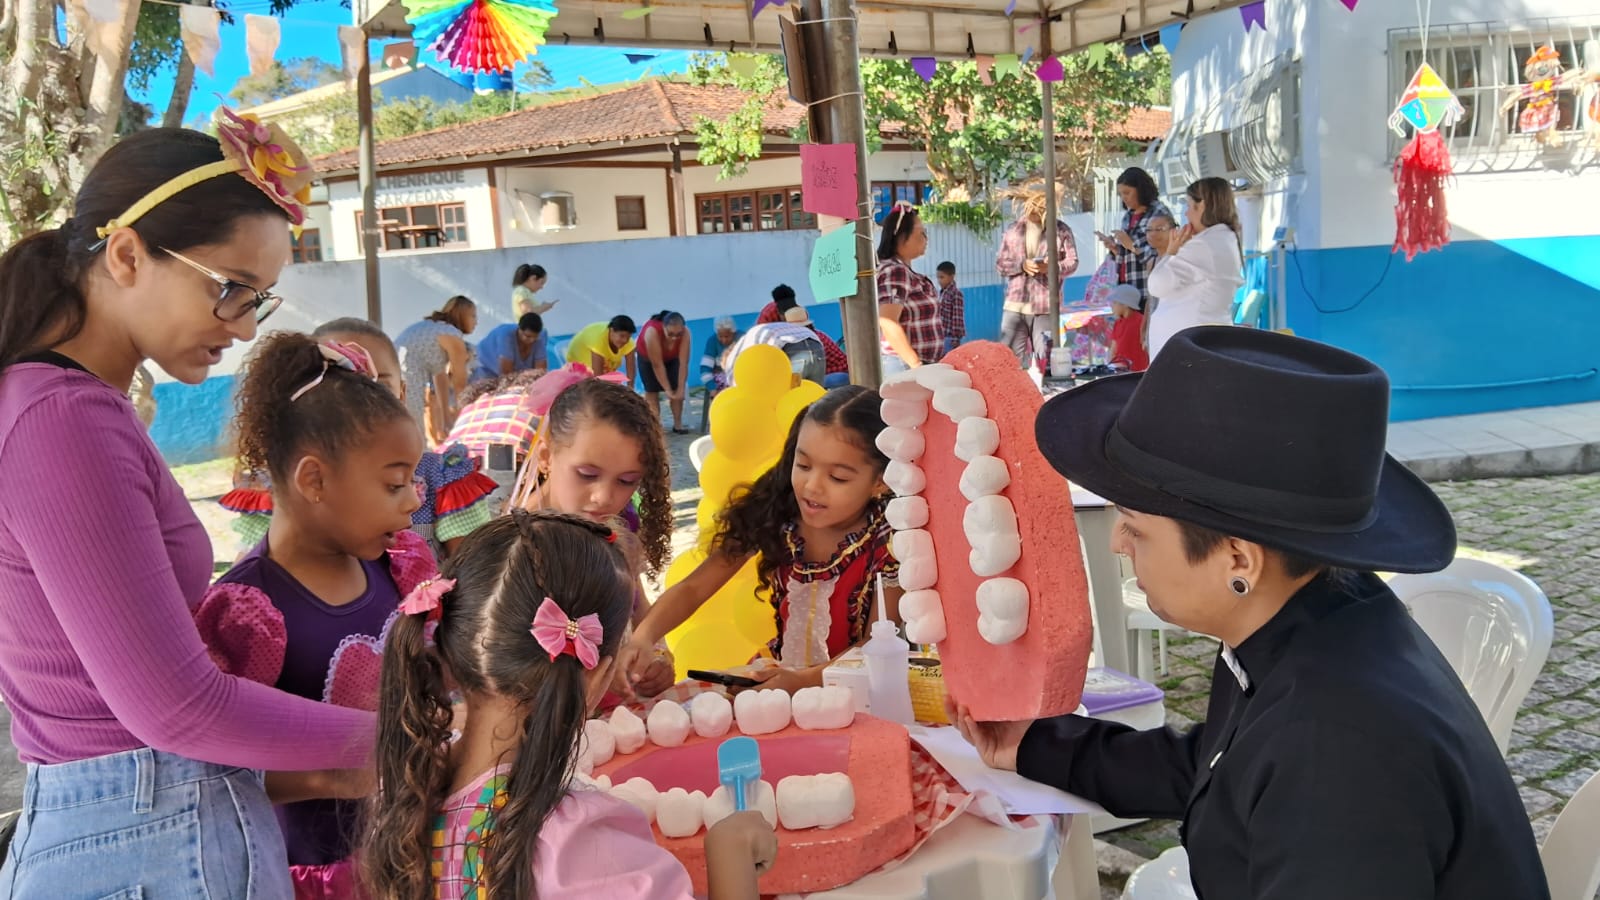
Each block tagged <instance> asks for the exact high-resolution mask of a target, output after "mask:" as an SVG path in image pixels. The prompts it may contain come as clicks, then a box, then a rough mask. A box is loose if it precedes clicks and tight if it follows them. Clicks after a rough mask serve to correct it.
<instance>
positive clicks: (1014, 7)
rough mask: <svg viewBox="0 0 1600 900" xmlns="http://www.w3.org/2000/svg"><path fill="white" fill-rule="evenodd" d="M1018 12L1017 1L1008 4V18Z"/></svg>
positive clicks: (1012, 0) (1013, 0)
mask: <svg viewBox="0 0 1600 900" xmlns="http://www.w3.org/2000/svg"><path fill="white" fill-rule="evenodd" d="M1016 11H1017V0H1011V2H1009V3H1007V4H1006V15H1007V16H1008V17H1009V16H1010V15H1011V14H1012V13H1014V12H1016Z"/></svg>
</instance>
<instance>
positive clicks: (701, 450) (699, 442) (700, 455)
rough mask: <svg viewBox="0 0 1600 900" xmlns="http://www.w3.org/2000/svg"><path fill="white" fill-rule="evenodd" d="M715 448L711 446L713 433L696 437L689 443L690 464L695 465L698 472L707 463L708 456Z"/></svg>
mask: <svg viewBox="0 0 1600 900" xmlns="http://www.w3.org/2000/svg"><path fill="white" fill-rule="evenodd" d="M714 449H716V448H714V447H712V446H711V435H709V434H707V435H702V436H701V437H697V438H695V439H694V441H693V442H692V443H691V444H689V465H691V466H694V470H695V471H696V472H698V471H700V467H701V466H703V465H705V464H706V457H708V456H710V455H711V451H712V450H714Z"/></svg>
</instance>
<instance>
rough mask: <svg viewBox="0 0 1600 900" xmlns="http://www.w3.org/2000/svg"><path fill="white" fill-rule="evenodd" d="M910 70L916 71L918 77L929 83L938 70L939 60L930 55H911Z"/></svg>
mask: <svg viewBox="0 0 1600 900" xmlns="http://www.w3.org/2000/svg"><path fill="white" fill-rule="evenodd" d="M911 71H913V72H916V73H917V77H918V78H921V79H922V80H923V81H926V82H929V83H931V82H932V81H933V76H934V75H935V74H937V73H938V71H939V61H938V60H936V59H934V58H933V57H931V56H913V57H911Z"/></svg>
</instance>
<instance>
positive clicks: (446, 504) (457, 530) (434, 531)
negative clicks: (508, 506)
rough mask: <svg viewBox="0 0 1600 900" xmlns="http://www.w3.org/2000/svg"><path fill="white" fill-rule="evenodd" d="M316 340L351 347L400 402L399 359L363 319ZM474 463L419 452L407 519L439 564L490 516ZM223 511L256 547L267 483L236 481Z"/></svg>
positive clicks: (255, 478)
mask: <svg viewBox="0 0 1600 900" xmlns="http://www.w3.org/2000/svg"><path fill="white" fill-rule="evenodd" d="M312 337H315V338H317V339H319V340H328V341H337V342H340V343H344V344H353V345H355V346H358V347H360V348H361V349H363V350H365V351H366V352H367V355H368V357H369V358H370V359H371V360H372V366H373V368H374V370H375V371H376V373H377V374H376V377H377V381H378V383H379V384H381V385H383V386H384V387H386V388H388V389H389V390H390V391H391V392H392V393H393V394H394V395H395V396H396V397H399V398H400V402H401V403H404V402H405V399H406V386H405V381H404V380H403V379H402V378H401V376H400V354H399V353H398V352H396V350H395V347H394V341H392V340H390V339H389V336H388V335H386V334H384V333H383V329H381V328H379V327H378V326H376V325H374V324H372V323H371V322H368V321H367V320H366V319H355V318H348V319H334V320H333V321H331V322H328V323H326V324H324V325H322V326H320V327H319V328H317V330H316V331H314V332H312ZM479 466H480V461H479V460H478V459H476V458H474V457H473V455H472V453H471V452H470V451H469V450H468V449H467V447H465V446H464V445H461V444H450V445H448V446H446V447H445V448H444V449H443V450H441V451H439V452H434V451H431V450H427V451H424V452H423V454H422V461H421V462H420V463H418V464H417V472H416V476H417V481H418V483H419V484H421V485H422V505H421V506H419V507H417V511H416V512H414V513H412V515H411V530H412V531H414V532H416V533H417V534H418V535H420V536H421V537H422V538H423V539H425V540H426V541H427V542H428V546H429V547H430V548H431V549H432V550H433V553H434V556H436V557H437V558H439V559H444V558H445V557H447V556H449V555H450V553H452V552H454V550H455V545H456V544H459V543H460V542H461V539H462V538H464V537H466V536H467V535H468V534H471V533H472V531H473V529H475V528H477V527H479V526H480V525H482V524H484V523H485V522H487V521H489V519H490V518H491V517H492V516H493V514H494V511H493V510H492V509H491V508H490V506H489V495H490V494H492V493H494V490H495V487H496V485H495V483H494V480H493V479H491V478H489V477H488V476H487V475H484V474H483V473H482V472H480V471H479ZM217 502H218V503H220V504H221V505H222V507H223V508H224V509H227V510H229V511H231V512H235V513H238V514H239V517H238V518H237V519H235V520H234V523H233V529H234V532H235V533H236V534H238V535H239V537H240V538H241V540H242V541H243V542H244V547H243V549H244V550H245V551H248V550H249V549H250V548H252V547H254V546H256V545H257V544H259V543H261V539H262V538H263V537H265V536H266V533H267V524H268V522H269V521H270V519H271V517H272V483H271V479H270V478H268V477H266V476H265V475H263V474H261V473H249V474H244V475H242V476H236V477H235V479H234V489H233V490H232V491H229V492H228V493H227V494H224V495H223V497H222V499H221V500H219V501H217Z"/></svg>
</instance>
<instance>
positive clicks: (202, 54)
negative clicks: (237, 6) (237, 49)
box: [178, 4, 222, 78]
mask: <svg viewBox="0 0 1600 900" xmlns="http://www.w3.org/2000/svg"><path fill="white" fill-rule="evenodd" d="M178 30H179V32H180V33H181V34H182V35H183V48H184V50H186V51H188V53H189V61H190V62H192V63H194V67H195V68H196V69H199V70H200V71H202V72H204V73H206V75H208V76H210V77H212V78H215V77H216V75H217V51H218V50H221V49H222V33H221V31H222V17H221V16H220V15H219V14H218V13H217V11H216V10H215V9H212V8H211V7H209V6H191V5H188V4H185V5H183V6H180V7H178Z"/></svg>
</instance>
